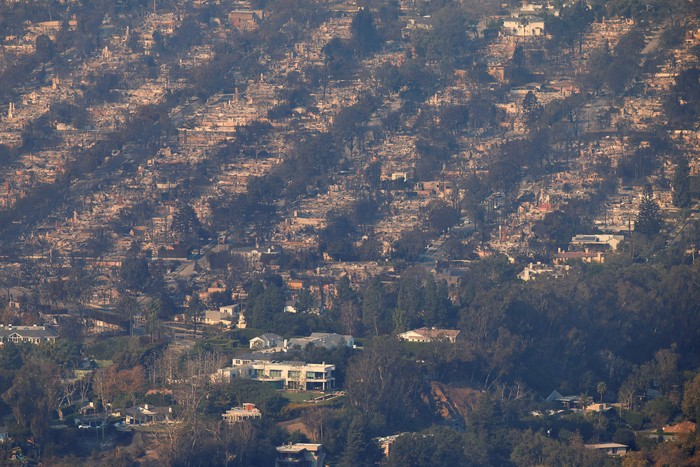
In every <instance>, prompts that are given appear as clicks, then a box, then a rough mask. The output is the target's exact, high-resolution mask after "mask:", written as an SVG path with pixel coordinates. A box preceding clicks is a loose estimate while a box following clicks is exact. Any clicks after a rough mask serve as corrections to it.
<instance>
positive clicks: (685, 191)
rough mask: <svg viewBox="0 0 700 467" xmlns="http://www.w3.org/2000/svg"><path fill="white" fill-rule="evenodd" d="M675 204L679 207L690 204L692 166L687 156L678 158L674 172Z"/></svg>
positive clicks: (685, 206)
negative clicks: (689, 164)
mask: <svg viewBox="0 0 700 467" xmlns="http://www.w3.org/2000/svg"><path fill="white" fill-rule="evenodd" d="M673 205H674V206H676V207H679V208H687V207H688V206H690V167H689V166H688V159H687V158H685V157H681V158H680V159H679V160H678V165H677V166H676V172H675V173H674V174H673Z"/></svg>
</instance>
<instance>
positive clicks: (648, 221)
mask: <svg viewBox="0 0 700 467" xmlns="http://www.w3.org/2000/svg"><path fill="white" fill-rule="evenodd" d="M634 230H635V231H636V232H640V233H643V234H645V235H656V234H657V233H659V230H661V210H660V209H659V205H658V203H657V202H656V200H654V191H653V190H652V188H651V185H649V184H647V185H646V187H644V192H643V193H642V200H641V202H640V203H639V213H638V214H637V220H636V222H635V225H634Z"/></svg>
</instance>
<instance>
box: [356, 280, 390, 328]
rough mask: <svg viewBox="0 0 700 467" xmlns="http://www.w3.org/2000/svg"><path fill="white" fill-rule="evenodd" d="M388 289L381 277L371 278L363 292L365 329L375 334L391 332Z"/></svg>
mask: <svg viewBox="0 0 700 467" xmlns="http://www.w3.org/2000/svg"><path fill="white" fill-rule="evenodd" d="M387 312H388V310H387V300H386V291H385V290H384V286H383V285H382V281H381V279H380V278H379V277H378V276H376V277H373V278H372V279H370V281H369V283H368V284H367V286H366V287H365V289H364V292H363V294H362V321H363V323H364V328H365V330H366V331H367V332H368V333H369V334H371V335H374V336H379V335H381V334H385V333H387V332H389V323H388V322H387Z"/></svg>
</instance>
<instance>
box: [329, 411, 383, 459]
mask: <svg viewBox="0 0 700 467" xmlns="http://www.w3.org/2000/svg"><path fill="white" fill-rule="evenodd" d="M380 459H381V452H380V451H379V448H378V446H377V444H376V443H374V442H373V441H372V440H371V439H369V433H368V430H367V423H366V421H365V419H364V417H361V416H357V417H355V418H353V419H352V422H351V423H350V427H349V428H348V432H347V439H346V442H345V450H343V456H342V457H341V459H340V463H339V464H338V465H340V466H342V467H354V466H358V465H375V464H377V463H378V461H379V460H380Z"/></svg>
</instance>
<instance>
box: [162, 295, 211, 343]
mask: <svg viewBox="0 0 700 467" xmlns="http://www.w3.org/2000/svg"><path fill="white" fill-rule="evenodd" d="M205 309H206V307H205V305H204V303H203V302H202V301H201V300H200V299H199V296H198V295H197V294H196V293H195V294H194V295H192V296H191V298H190V300H189V301H188V302H187V308H186V310H185V313H186V314H187V317H188V318H189V320H190V321H191V322H192V332H193V333H194V337H195V338H196V337H197V324H198V323H199V321H200V319H201V318H202V316H203V315H204V310H205ZM156 316H157V315H156ZM152 336H153V333H152V332H151V337H152Z"/></svg>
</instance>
